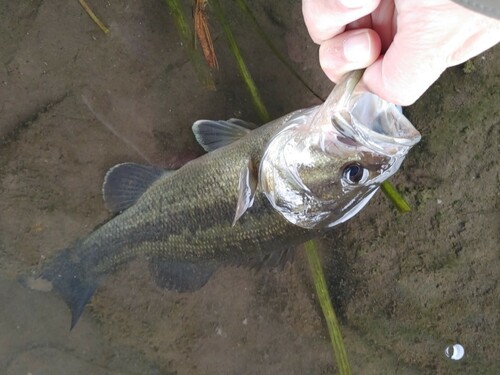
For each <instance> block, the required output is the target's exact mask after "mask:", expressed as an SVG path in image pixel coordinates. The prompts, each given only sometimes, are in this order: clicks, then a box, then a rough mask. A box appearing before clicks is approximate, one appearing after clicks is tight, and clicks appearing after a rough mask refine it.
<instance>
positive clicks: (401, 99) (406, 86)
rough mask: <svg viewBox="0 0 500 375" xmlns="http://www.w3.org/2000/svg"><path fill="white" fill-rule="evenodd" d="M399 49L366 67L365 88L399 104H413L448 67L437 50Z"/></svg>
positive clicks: (392, 47)
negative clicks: (436, 52) (437, 53)
mask: <svg viewBox="0 0 500 375" xmlns="http://www.w3.org/2000/svg"><path fill="white" fill-rule="evenodd" d="M432 51H433V50H431V52H426V51H412V50H411V49H410V48H405V49H401V48H396V46H395V44H394V43H393V44H392V45H391V46H390V47H389V49H388V50H387V52H386V54H385V55H384V56H381V57H380V58H379V59H378V60H377V61H376V62H375V63H373V64H372V65H371V66H370V67H368V69H366V71H365V73H364V75H363V81H364V83H365V85H366V87H367V88H368V89H369V90H370V91H372V92H373V93H375V94H376V95H378V96H380V97H381V98H383V99H385V100H387V101H389V102H391V103H394V104H399V105H410V104H413V103H414V102H415V101H416V100H417V99H418V98H419V97H420V96H421V95H422V94H423V93H424V92H425V91H426V90H427V89H428V88H429V86H430V85H431V84H432V83H433V82H434V81H436V80H437V79H438V78H439V76H440V75H441V73H443V72H444V70H445V69H446V61H445V59H442V58H440V57H439V56H436V54H435V53H434V52H432Z"/></svg>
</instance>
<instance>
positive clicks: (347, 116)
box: [331, 91, 421, 156]
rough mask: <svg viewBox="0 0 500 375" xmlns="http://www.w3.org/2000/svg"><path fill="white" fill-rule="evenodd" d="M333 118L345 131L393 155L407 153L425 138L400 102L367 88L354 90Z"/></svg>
mask: <svg viewBox="0 0 500 375" xmlns="http://www.w3.org/2000/svg"><path fill="white" fill-rule="evenodd" d="M331 120H332V124H333V125H334V126H335V127H336V128H337V129H338V130H339V131H340V132H341V133H342V134H343V135H345V136H347V137H350V138H352V139H354V140H356V141H358V142H360V143H362V144H363V145H365V146H366V147H368V148H370V149H373V150H376V151H378V152H380V153H383V154H385V155H390V156H394V155H398V154H399V155H404V154H406V153H407V152H408V150H409V149H410V148H411V147H412V146H414V145H415V144H416V143H418V141H420V138H421V137H420V133H419V132H418V131H417V129H415V127H414V126H413V125H412V123H411V122H410V121H409V120H408V119H407V118H406V117H405V116H404V115H403V113H402V112H401V109H400V108H399V107H398V106H396V105H394V104H392V103H389V102H387V101H385V100H383V99H381V98H380V97H378V96H376V95H374V94H372V93H370V92H366V91H364V92H354V93H352V95H351V96H350V97H349V99H348V100H347V102H346V105H345V107H343V108H339V107H337V108H335V109H334V111H333V112H332V119H331Z"/></svg>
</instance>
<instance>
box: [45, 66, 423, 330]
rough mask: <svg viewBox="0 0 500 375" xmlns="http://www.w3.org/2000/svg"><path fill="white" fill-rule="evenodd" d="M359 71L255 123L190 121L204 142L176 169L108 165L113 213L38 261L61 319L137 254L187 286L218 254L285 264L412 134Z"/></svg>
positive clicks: (351, 208) (162, 276) (163, 279)
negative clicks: (58, 301) (319, 99)
mask: <svg viewBox="0 0 500 375" xmlns="http://www.w3.org/2000/svg"><path fill="white" fill-rule="evenodd" d="M359 81H360V74H359V73H358V74H357V75H356V74H354V73H352V74H349V75H347V76H346V77H345V79H344V80H343V81H342V82H340V83H339V84H337V85H336V86H335V87H334V89H333V90H332V93H331V94H330V96H329V97H328V98H327V100H326V101H325V102H324V103H323V104H322V105H319V106H315V107H312V108H306V109H301V110H297V111H294V112H292V113H290V114H287V115H285V116H283V117H281V118H279V119H276V120H274V121H271V122H269V123H268V124H266V125H263V126H261V127H257V128H255V126H254V125H252V124H250V123H247V122H244V121H242V120H239V119H230V120H227V121H225V120H224V121H222V120H221V121H212V120H199V121H196V122H195V123H194V124H193V127H192V128H193V133H194V135H195V137H196V139H197V141H198V142H199V144H200V145H201V146H203V148H204V149H205V150H206V151H207V153H206V154H204V155H202V156H201V157H199V158H197V159H194V160H192V161H190V162H188V163H187V164H185V165H184V166H182V167H181V168H179V169H177V170H173V171H172V170H164V169H162V168H159V167H156V166H149V165H141V164H137V163H130V162H126V163H121V164H118V165H116V166H114V167H112V168H111V169H110V170H109V171H108V172H107V174H106V176H105V178H104V183H103V188H102V190H103V197H104V201H105V204H106V206H107V208H108V209H109V210H110V211H111V212H112V213H113V214H114V216H113V217H112V218H111V219H110V220H109V221H107V222H105V223H104V224H102V225H101V226H99V227H98V228H96V229H95V230H94V231H93V232H92V233H90V234H89V235H88V236H86V237H83V238H81V239H79V240H76V241H75V242H74V243H72V244H71V245H69V246H68V247H67V248H65V249H63V250H61V251H59V252H57V253H56V255H54V256H53V257H52V258H50V259H48V260H47V261H46V262H45V263H44V264H43V265H42V268H41V271H39V273H38V280H40V281H44V282H46V283H49V285H50V288H49V289H51V290H52V289H54V290H55V291H56V292H57V293H59V294H60V295H61V296H62V298H63V299H64V301H65V302H66V304H67V305H68V306H69V308H70V310H71V328H73V327H74V326H75V324H76V323H77V322H78V320H79V318H80V316H81V314H82V312H83V311H84V307H85V305H86V304H87V303H88V302H89V300H90V299H91V298H92V296H93V294H94V293H95V292H96V290H97V289H98V287H99V286H100V285H101V284H102V283H103V282H104V280H105V278H106V275H108V274H110V273H112V272H115V271H116V270H117V269H119V267H120V266H121V265H123V264H125V263H127V262H130V261H131V260H133V259H134V258H136V257H138V256H142V257H145V258H146V259H148V260H149V263H150V270H151V274H152V276H153V278H154V280H155V281H156V283H157V284H158V285H159V286H160V287H162V288H166V289H170V290H175V291H178V292H192V291H195V290H198V289H200V288H201V287H203V286H204V285H205V284H206V283H207V282H208V280H209V279H210V277H211V275H212V274H213V273H214V272H215V271H216V270H217V269H218V268H219V267H221V266H243V267H263V266H266V267H271V268H272V267H283V265H284V264H286V263H287V262H289V261H290V259H291V258H292V257H293V253H294V251H295V250H294V249H295V248H296V247H297V246H298V245H300V244H302V243H304V242H305V241H307V240H310V239H313V238H315V237H317V236H319V235H321V234H323V233H324V232H325V231H327V230H329V229H331V228H333V227H335V226H336V225H338V224H340V223H343V222H345V221H346V220H348V219H350V218H351V217H352V216H354V215H355V214H356V213H358V212H359V211H360V210H361V209H362V208H363V207H364V206H365V205H366V204H367V203H368V201H369V200H370V199H371V197H372V196H373V195H374V194H375V193H376V191H377V190H378V188H379V186H380V184H381V183H382V182H383V181H384V180H386V179H387V178H388V177H390V176H391V175H393V174H394V173H395V172H396V171H397V170H398V169H399V167H400V165H401V163H402V161H403V159H404V158H405V156H406V154H407V152H408V151H409V149H410V148H411V147H412V146H413V145H415V144H416V143H417V142H418V141H419V140H420V134H419V133H418V131H417V130H416V129H415V128H414V127H413V125H412V124H411V122H410V121H409V120H408V119H407V118H406V117H405V116H404V115H403V114H402V113H401V111H400V110H399V109H398V108H397V107H396V106H394V105H393V104H390V103H388V102H385V101H384V100H382V99H381V98H379V97H377V96H376V95H374V94H371V93H369V92H367V91H363V90H357V87H358V85H357V83H358V82H359Z"/></svg>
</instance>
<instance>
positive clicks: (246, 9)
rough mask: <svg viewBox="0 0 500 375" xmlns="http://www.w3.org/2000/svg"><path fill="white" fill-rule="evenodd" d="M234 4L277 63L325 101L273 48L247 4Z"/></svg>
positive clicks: (239, 0) (239, 1)
mask: <svg viewBox="0 0 500 375" xmlns="http://www.w3.org/2000/svg"><path fill="white" fill-rule="evenodd" d="M236 3H238V5H239V6H240V8H241V9H242V10H243V12H244V13H245V14H246V15H247V17H248V18H249V19H250V20H251V21H252V23H253V25H254V28H255V31H256V32H257V34H259V36H260V37H261V38H262V40H264V43H266V45H267V46H268V47H269V49H270V50H271V51H272V52H273V53H274V55H275V56H276V57H277V58H278V60H279V61H281V62H282V63H283V65H285V66H286V67H287V69H288V70H289V71H290V73H292V75H293V76H294V77H295V78H297V79H298V80H299V81H300V82H301V83H302V84H303V85H304V87H305V88H306V89H307V90H309V92H310V93H311V94H313V95H314V96H315V97H316V98H318V99H319V100H321V101H325V99H324V98H322V97H321V96H319V94H317V93H316V92H315V91H314V90H313V88H312V87H311V86H309V85H308V84H307V82H306V81H305V80H304V79H303V78H302V76H301V75H300V74H299V73H298V72H297V71H296V70H295V68H294V67H293V65H292V64H290V62H289V61H288V60H287V59H286V58H285V57H284V56H283V55H282V54H281V53H280V51H278V49H277V48H276V47H275V46H274V44H273V42H272V41H271V39H269V37H268V36H267V34H266V32H265V31H264V30H263V29H262V27H261V26H260V24H259V22H258V21H257V18H255V16H254V14H253V13H252V11H251V9H250V8H249V6H248V4H247V3H246V2H245V0H236Z"/></svg>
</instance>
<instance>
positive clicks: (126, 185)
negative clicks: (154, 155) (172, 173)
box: [102, 163, 169, 213]
mask: <svg viewBox="0 0 500 375" xmlns="http://www.w3.org/2000/svg"><path fill="white" fill-rule="evenodd" d="M167 173H169V171H166V170H164V169H161V168H158V167H152V166H148V165H141V164H136V163H122V164H117V165H115V166H114V167H112V168H111V169H110V170H109V171H108V173H106V177H104V183H103V185H102V195H103V197H104V202H105V203H106V207H107V208H108V210H110V211H111V212H113V213H120V212H122V211H124V210H126V209H127V208H129V207H130V206H132V205H133V204H134V203H135V202H137V200H138V199H139V197H140V196H141V195H142V194H143V193H144V192H145V191H146V190H147V189H148V188H149V187H150V186H151V184H152V183H153V182H155V181H156V180H157V179H159V178H160V177H162V176H164V175H165V174H167Z"/></svg>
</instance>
